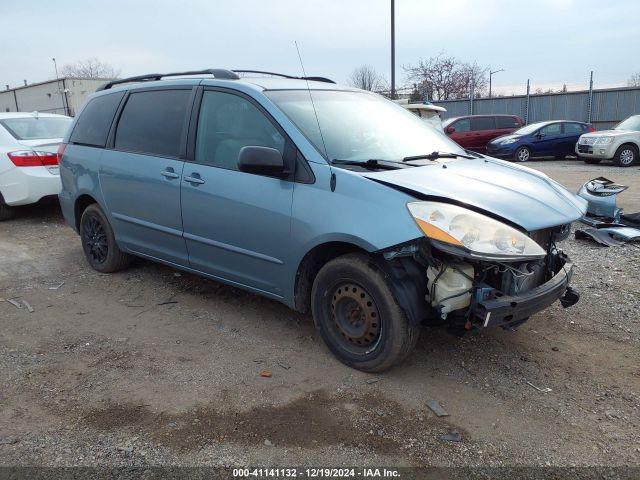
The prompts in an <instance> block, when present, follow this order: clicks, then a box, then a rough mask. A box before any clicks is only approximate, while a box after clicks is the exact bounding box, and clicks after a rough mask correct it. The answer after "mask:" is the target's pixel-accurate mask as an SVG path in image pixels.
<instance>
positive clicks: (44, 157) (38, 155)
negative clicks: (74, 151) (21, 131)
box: [7, 150, 58, 167]
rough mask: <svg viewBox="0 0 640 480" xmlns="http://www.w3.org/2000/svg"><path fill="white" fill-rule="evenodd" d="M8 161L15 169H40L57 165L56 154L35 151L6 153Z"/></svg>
mask: <svg viewBox="0 0 640 480" xmlns="http://www.w3.org/2000/svg"><path fill="white" fill-rule="evenodd" d="M7 156H8V157H9V160H11V161H12V162H13V164H14V165H15V166H16V167H42V166H50V165H58V154H57V153H51V152H39V151H35V150H18V151H17V152H9V153H7Z"/></svg>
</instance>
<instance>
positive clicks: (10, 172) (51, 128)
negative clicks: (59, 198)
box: [0, 112, 71, 221]
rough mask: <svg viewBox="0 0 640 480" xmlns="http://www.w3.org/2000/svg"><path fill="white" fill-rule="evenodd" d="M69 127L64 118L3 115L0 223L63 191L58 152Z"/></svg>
mask: <svg viewBox="0 0 640 480" xmlns="http://www.w3.org/2000/svg"><path fill="white" fill-rule="evenodd" d="M70 125H71V118H70V117H67V116H64V115H55V114H50V113H38V112H34V113H20V112H8V113H0V221H1V220H6V219H8V218H11V217H12V216H13V215H14V214H15V209H14V208H12V207H15V206H18V205H28V204H31V203H36V202H38V201H39V200H41V199H42V198H44V197H48V196H53V195H57V194H58V193H59V192H60V188H61V185H60V173H59V169H58V153H57V152H58V147H59V146H60V144H61V142H62V138H63V137H64V136H65V134H66V133H67V130H68V128H69V126H70Z"/></svg>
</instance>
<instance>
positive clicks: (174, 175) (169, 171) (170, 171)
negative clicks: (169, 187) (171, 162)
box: [160, 167, 180, 178]
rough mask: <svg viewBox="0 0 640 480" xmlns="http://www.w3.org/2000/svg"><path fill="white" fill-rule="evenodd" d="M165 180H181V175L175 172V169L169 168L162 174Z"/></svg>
mask: <svg viewBox="0 0 640 480" xmlns="http://www.w3.org/2000/svg"><path fill="white" fill-rule="evenodd" d="M160 175H162V176H163V177H164V178H179V177H180V175H179V174H177V173H176V172H174V171H173V168H171V167H169V168H167V169H166V170H163V171H161V172H160Z"/></svg>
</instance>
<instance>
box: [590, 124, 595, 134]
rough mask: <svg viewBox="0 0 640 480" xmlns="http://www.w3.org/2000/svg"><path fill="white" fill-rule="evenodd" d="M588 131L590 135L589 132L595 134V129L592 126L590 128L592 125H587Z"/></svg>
mask: <svg viewBox="0 0 640 480" xmlns="http://www.w3.org/2000/svg"><path fill="white" fill-rule="evenodd" d="M588 131H589V133H591V132H595V131H596V129H595V128H593V126H592V125H589V126H588Z"/></svg>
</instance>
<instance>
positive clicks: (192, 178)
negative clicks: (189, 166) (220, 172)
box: [184, 173, 204, 185]
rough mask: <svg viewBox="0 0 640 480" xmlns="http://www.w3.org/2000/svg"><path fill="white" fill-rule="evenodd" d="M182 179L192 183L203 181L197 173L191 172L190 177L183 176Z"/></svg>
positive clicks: (199, 183)
mask: <svg viewBox="0 0 640 480" xmlns="http://www.w3.org/2000/svg"><path fill="white" fill-rule="evenodd" d="M184 181H185V182H189V183H190V184H192V185H202V184H203V183H204V180H203V179H201V178H200V175H198V174H197V173H192V174H191V176H190V177H184Z"/></svg>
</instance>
